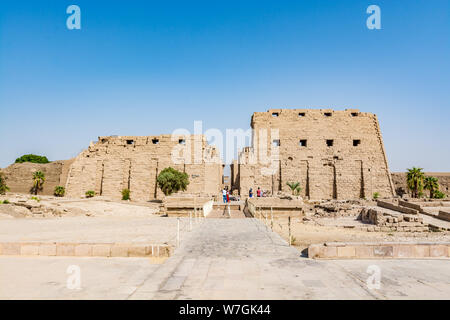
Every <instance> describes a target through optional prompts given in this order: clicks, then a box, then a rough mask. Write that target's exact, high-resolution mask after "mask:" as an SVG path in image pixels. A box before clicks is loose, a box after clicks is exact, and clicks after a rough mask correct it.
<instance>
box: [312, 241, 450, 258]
mask: <svg viewBox="0 0 450 320" xmlns="http://www.w3.org/2000/svg"><path fill="white" fill-rule="evenodd" d="M308 257H309V258H313V259H429V258H447V259H448V258H450V243H449V242H443V243H431V242H430V243H399V242H396V243H394V242H385V243H364V242H361V243H356V242H355V243H339V242H333V243H329V242H327V243H324V244H313V245H310V246H309V248H308Z"/></svg>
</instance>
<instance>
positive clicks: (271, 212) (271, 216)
mask: <svg viewBox="0 0 450 320" xmlns="http://www.w3.org/2000/svg"><path fill="white" fill-rule="evenodd" d="M270 229H271V230H272V231H273V207H270Z"/></svg>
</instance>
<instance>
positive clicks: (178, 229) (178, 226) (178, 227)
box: [177, 218, 180, 248]
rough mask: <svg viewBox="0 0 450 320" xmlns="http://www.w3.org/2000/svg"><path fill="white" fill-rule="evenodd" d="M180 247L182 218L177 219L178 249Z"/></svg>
mask: <svg viewBox="0 0 450 320" xmlns="http://www.w3.org/2000/svg"><path fill="white" fill-rule="evenodd" d="M179 246H180V218H177V248H178V247H179Z"/></svg>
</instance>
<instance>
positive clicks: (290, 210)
mask: <svg viewBox="0 0 450 320" xmlns="http://www.w3.org/2000/svg"><path fill="white" fill-rule="evenodd" d="M247 207H248V209H249V212H250V213H251V215H252V216H256V215H257V213H256V212H257V211H258V212H261V213H262V214H264V215H266V214H269V215H270V214H271V213H272V214H299V215H302V214H303V201H301V200H288V199H280V198H276V197H262V198H248V199H247ZM255 214H256V215H255Z"/></svg>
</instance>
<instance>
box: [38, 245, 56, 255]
mask: <svg viewBox="0 0 450 320" xmlns="http://www.w3.org/2000/svg"><path fill="white" fill-rule="evenodd" d="M39 255H40V256H56V244H55V243H41V244H40V245H39Z"/></svg>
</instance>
